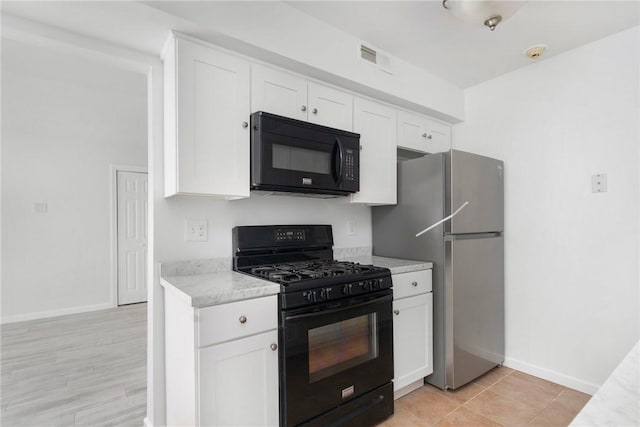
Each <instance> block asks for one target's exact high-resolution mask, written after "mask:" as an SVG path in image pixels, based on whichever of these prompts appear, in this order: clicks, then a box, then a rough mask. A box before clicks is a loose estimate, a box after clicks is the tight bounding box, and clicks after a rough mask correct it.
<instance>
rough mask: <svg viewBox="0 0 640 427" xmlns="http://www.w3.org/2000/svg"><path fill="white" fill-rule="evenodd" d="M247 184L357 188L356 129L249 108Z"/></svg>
mask: <svg viewBox="0 0 640 427" xmlns="http://www.w3.org/2000/svg"><path fill="white" fill-rule="evenodd" d="M251 189H252V190H262V191H269V192H291V193H305V194H318V195H340V196H345V195H347V194H350V193H355V192H357V191H358V190H360V135H359V134H357V133H353V132H347V131H343V130H339V129H333V128H329V127H326V126H320V125H316V124H313V123H308V122H303V121H300V120H295V119H290V118H287V117H282V116H277V115H275V114H270V113H266V112H264V111H258V112H255V113H253V114H251Z"/></svg>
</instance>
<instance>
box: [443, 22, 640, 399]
mask: <svg viewBox="0 0 640 427" xmlns="http://www.w3.org/2000/svg"><path fill="white" fill-rule="evenodd" d="M638 40H639V33H638V27H636V28H633V29H630V30H627V31H624V32H621V33H618V34H615V35H613V36H610V37H608V38H605V39H603V40H600V41H597V42H594V43H591V44H589V45H585V46H583V47H580V48H578V49H575V50H572V51H570V52H567V53H564V54H561V55H558V56H556V57H553V58H550V59H548V60H541V61H540V62H539V63H537V64H534V65H531V66H529V67H527V68H524V69H521V70H518V71H515V72H512V73H510V74H506V75H504V76H501V77H499V78H497V79H494V80H491V81H488V82H485V83H483V84H480V85H478V86H475V87H473V88H470V89H468V90H467V91H466V92H465V96H466V122H465V123H463V124H460V125H457V126H455V128H454V148H457V149H462V150H467V151H471V152H475V153H480V154H484V155H488V156H493V157H497V158H500V159H503V160H504V161H505V280H506V283H505V286H506V302H505V305H506V357H507V360H506V363H507V365H511V366H513V367H515V368H518V369H522V370H524V371H528V372H531V373H534V374H536V375H539V376H542V377H546V378H548V379H551V380H554V381H557V382H560V383H564V384H567V385H569V386H573V387H576V388H579V389H582V390H585V391H590V392H592V391H594V389H595V387H597V386H598V385H600V384H601V383H602V382H603V381H604V380H605V379H606V378H607V376H608V375H609V374H610V373H611V371H612V370H613V368H614V367H615V366H616V365H617V364H618V363H619V362H620V361H621V360H622V358H623V356H624V355H625V354H626V353H627V352H628V351H629V350H630V349H631V347H632V346H633V344H634V343H635V342H636V341H638V329H639V326H638V325H639V311H638V306H639V293H638V256H639V254H638V202H639V200H638V193H639V185H638V164H639V163H638V158H639V157H638V155H639V152H638V148H639V143H638V138H639V130H638V126H639V120H638V117H639V115H638V114H639V110H638V99H639V92H638V89H639V87H638V81H639V77H640V75H639V68H638V51H639V48H640V46H639V41H638ZM596 173H606V174H607V175H608V187H609V188H608V192H606V193H600V194H594V193H592V192H591V175H593V174H596Z"/></svg>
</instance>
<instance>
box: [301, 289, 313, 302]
mask: <svg viewBox="0 0 640 427" xmlns="http://www.w3.org/2000/svg"><path fill="white" fill-rule="evenodd" d="M302 297H303V298H304V299H306V300H307V301H309V302H316V291H304V292H303V293H302Z"/></svg>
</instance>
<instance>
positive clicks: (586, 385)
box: [503, 357, 600, 395]
mask: <svg viewBox="0 0 640 427" xmlns="http://www.w3.org/2000/svg"><path fill="white" fill-rule="evenodd" d="M503 365H504V366H506V367H508V368H512V369H515V370H518V371H522V372H524V373H525V374H529V375H533V376H536V377H538V378H542V379H544V380H547V381H551V382H554V383H556V384H560V385H563V386H565V387H569V388H572V389H574V390H578V391H581V392H583V393H587V394H591V395H593V394H594V393H595V392H596V391H598V389H599V388H600V386H599V385H598V384H593V383H590V382H588V381H584V380H581V379H579V378H575V377H570V376H569V375H565V374H562V373H560V372H556V371H552V370H551V369H547V368H542V367H540V366H536V365H531V364H529V363H526V362H522V361H520V360H517V359H513V358H511V357H505V359H504V363H503Z"/></svg>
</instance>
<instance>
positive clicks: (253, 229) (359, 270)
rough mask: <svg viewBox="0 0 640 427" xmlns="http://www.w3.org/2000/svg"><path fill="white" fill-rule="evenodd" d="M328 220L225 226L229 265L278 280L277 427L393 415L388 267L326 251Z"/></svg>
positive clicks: (367, 421) (354, 422) (362, 422)
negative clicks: (229, 237) (230, 237)
mask: <svg viewBox="0 0 640 427" xmlns="http://www.w3.org/2000/svg"><path fill="white" fill-rule="evenodd" d="M332 248H333V234H332V230H331V226H330V225H287V226H245V227H235V228H234V229H233V253H234V256H233V268H234V270H235V271H238V272H241V273H245V274H249V275H251V276H255V277H259V278H262V279H265V280H270V281H273V282H276V283H279V284H280V294H279V297H278V303H279V308H280V318H279V370H280V375H279V376H280V425H281V426H286V427H289V426H298V425H304V426H325V425H335V426H368V425H375V424H376V423H379V422H381V421H382V420H384V419H386V418H387V417H389V416H390V415H391V414H393V387H392V383H391V379H392V378H393V319H392V291H391V286H392V282H391V272H390V271H389V270H388V269H386V268H381V267H376V266H373V265H361V264H357V263H352V262H345V261H337V260H334V259H333V249H332Z"/></svg>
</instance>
